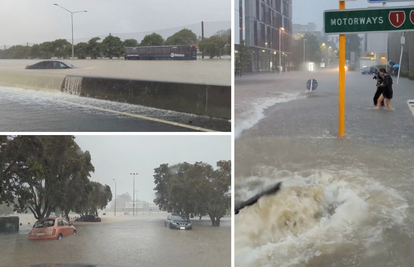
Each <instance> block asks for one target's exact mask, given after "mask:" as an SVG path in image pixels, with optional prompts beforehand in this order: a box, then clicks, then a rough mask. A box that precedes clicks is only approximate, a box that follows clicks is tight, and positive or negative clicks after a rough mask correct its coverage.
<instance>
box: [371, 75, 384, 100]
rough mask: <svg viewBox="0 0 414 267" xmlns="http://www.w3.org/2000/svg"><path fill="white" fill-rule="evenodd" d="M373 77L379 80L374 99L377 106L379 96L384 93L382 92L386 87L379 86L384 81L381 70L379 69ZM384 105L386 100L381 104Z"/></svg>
mask: <svg viewBox="0 0 414 267" xmlns="http://www.w3.org/2000/svg"><path fill="white" fill-rule="evenodd" d="M372 79H375V80H377V84H376V86H377V91H376V92H375V95H374V98H373V100H374V106H377V102H378V98H379V97H380V96H381V95H382V92H383V91H384V88H383V87H379V86H378V85H380V84H382V82H383V81H384V80H383V79H382V77H381V75H380V73H379V71H377V72H376V73H375V76H374V78H372ZM384 105H385V103H384V101H382V103H381V106H384Z"/></svg>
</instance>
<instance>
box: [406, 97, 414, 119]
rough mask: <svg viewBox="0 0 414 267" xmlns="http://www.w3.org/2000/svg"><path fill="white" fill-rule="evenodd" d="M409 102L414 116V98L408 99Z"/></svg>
mask: <svg viewBox="0 0 414 267" xmlns="http://www.w3.org/2000/svg"><path fill="white" fill-rule="evenodd" d="M407 104H408V108H409V109H410V110H411V112H412V113H413V116H414V99H413V100H408V101H407Z"/></svg>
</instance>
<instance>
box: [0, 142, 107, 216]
mask: <svg viewBox="0 0 414 267" xmlns="http://www.w3.org/2000/svg"><path fill="white" fill-rule="evenodd" d="M0 166H1V170H0V205H1V204H6V205H7V206H8V207H12V208H13V211H16V212H18V213H27V212H32V213H33V215H34V217H35V218H36V219H42V218H47V217H49V216H50V215H51V213H60V214H63V215H64V216H65V217H66V218H67V219H68V220H69V213H70V212H71V211H74V212H76V213H78V214H81V215H85V214H97V210H98V208H103V207H105V206H106V205H107V204H108V202H109V201H111V200H112V193H111V188H110V187H109V186H108V185H102V184H100V183H98V182H93V181H90V180H89V177H90V173H91V172H94V171H95V169H94V166H93V165H92V163H91V155H90V153H89V151H85V152H84V151H82V150H81V149H80V147H79V146H78V145H77V144H76V142H75V137H74V136H27V135H24V136H0Z"/></svg>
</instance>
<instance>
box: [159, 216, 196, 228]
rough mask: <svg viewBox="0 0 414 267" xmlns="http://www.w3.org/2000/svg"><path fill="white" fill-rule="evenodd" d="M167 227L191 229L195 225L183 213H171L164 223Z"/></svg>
mask: <svg viewBox="0 0 414 267" xmlns="http://www.w3.org/2000/svg"><path fill="white" fill-rule="evenodd" d="M164 226H165V227H167V226H168V227H169V228H170V229H180V230H191V229H193V226H192V224H191V222H190V221H189V220H187V218H186V217H185V216H183V215H180V214H170V215H168V217H167V219H166V220H165V223H164Z"/></svg>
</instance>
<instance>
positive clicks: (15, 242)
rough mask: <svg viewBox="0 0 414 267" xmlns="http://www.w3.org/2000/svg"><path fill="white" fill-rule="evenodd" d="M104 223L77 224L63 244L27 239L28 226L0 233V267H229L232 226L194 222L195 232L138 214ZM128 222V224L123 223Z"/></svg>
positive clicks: (226, 222)
mask: <svg viewBox="0 0 414 267" xmlns="http://www.w3.org/2000/svg"><path fill="white" fill-rule="evenodd" d="M106 220H107V218H102V222H101V223H84V222H75V223H74V226H75V227H76V229H77V235H75V236H69V237H67V238H64V239H62V240H59V241H57V240H56V241H55V240H51V241H47V240H42V241H29V240H28V239H27V234H28V233H29V231H30V229H31V228H30V227H27V226H26V227H21V229H20V233H19V234H0V258H1V263H0V266H10V267H14V266H16V267H20V266H27V265H32V264H41V263H82V264H108V265H113V266H143V267H146V266H148V267H149V266H184V267H185V266H188V267H190V266H191V267H192V266H199V265H200V264H201V263H202V266H211V267H215V266H217V267H219V266H230V263H231V245H230V242H231V228H230V226H231V223H230V220H229V219H222V223H221V226H220V227H212V226H211V222H210V220H208V219H207V218H203V220H201V221H199V220H198V219H195V220H193V221H192V223H193V230H187V231H183V230H181V231H178V230H171V229H169V228H167V227H164V220H165V218H164V217H161V216H157V217H155V216H154V217H152V218H151V217H150V216H146V217H145V216H140V217H137V218H130V219H128V220H125V219H123V218H121V221H114V220H112V221H110V222H106ZM122 220H124V221H122Z"/></svg>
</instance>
